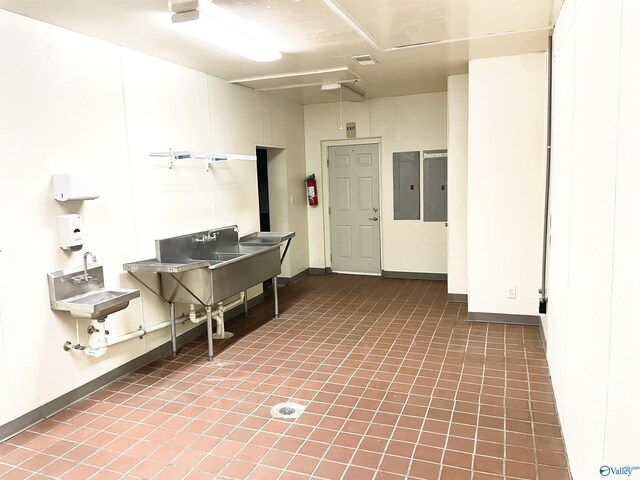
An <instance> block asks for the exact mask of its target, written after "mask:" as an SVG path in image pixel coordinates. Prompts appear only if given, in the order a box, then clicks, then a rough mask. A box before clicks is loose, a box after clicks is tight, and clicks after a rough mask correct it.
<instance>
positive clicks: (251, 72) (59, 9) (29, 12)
mask: <svg viewBox="0 0 640 480" xmlns="http://www.w3.org/2000/svg"><path fill="white" fill-rule="evenodd" d="M205 1H208V0H200V2H205ZM330 2H333V3H334V4H335V5H333V8H330V5H329V3H330ZM167 3H168V2H167V0H0V8H4V9H6V10H10V11H13V12H16V13H19V14H21V15H25V16H28V17H32V18H35V19H38V20H42V21H45V22H48V23H51V24H54V25H58V26H60V27H63V28H67V29H69V30H74V31H76V32H80V33H83V34H86V35H90V36H93V37H97V38H101V39H103V40H106V41H109V42H112V43H115V44H118V45H122V46H124V47H127V48H130V49H132V50H136V51H139V52H142V53H145V54H148V55H152V56H155V57H158V58H162V59H165V60H168V61H171V62H175V63H178V64H181V65H185V66H187V67H190V68H194V69H196V70H200V71H202V72H205V73H208V74H211V75H214V76H216V77H219V78H222V79H225V80H229V81H232V80H238V79H240V80H245V81H243V82H242V83H243V84H244V85H247V86H249V87H250V88H256V89H265V88H266V89H274V88H276V89H278V90H268V91H269V93H273V94H274V95H279V96H284V97H286V98H289V99H291V100H293V101H296V102H300V103H305V104H307V103H320V102H328V101H335V96H334V95H331V94H328V93H327V92H319V88H318V85H320V84H321V83H327V82H333V81H338V82H349V84H350V85H351V86H353V85H354V84H353V80H355V79H357V80H358V81H357V83H356V84H355V86H356V88H358V89H359V90H361V91H364V93H365V97H367V98H376V97H384V96H394V95H407V94H414V93H428V92H437V91H444V90H445V89H446V77H447V75H451V74H458V73H465V72H466V71H467V68H468V67H467V65H468V61H469V59H472V58H482V57H492V56H498V55H509V54H518V53H528V52H538V51H544V50H545V49H546V45H547V36H548V35H549V34H550V33H551V30H550V27H551V26H552V25H553V22H554V21H555V15H557V12H558V7H559V4H560V3H561V0H339V1H338V0H215V1H214V3H215V4H216V5H218V6H220V7H222V8H225V9H227V10H228V11H230V12H232V13H234V14H236V15H238V16H241V17H242V18H243V19H245V20H247V21H251V22H255V23H256V24H257V25H259V26H260V27H261V28H263V29H265V30H267V31H269V32H270V33H271V34H272V35H274V36H276V37H277V38H278V40H279V43H281V51H282V54H283V58H282V59H281V60H278V61H275V62H265V63H257V62H252V61H250V60H246V59H244V58H243V57H239V56H237V55H235V54H232V53H229V52H226V51H224V50H222V49H220V48H218V47H215V46H212V45H210V44H207V43H204V42H202V41H197V40H195V39H193V38H188V37H185V36H184V35H183V34H182V33H181V32H179V31H177V30H176V29H175V28H174V26H173V25H172V24H171V12H170V11H169V9H168V4H167ZM354 25H356V26H359V27H360V28H361V29H362V30H364V31H365V33H367V34H368V35H370V36H371V37H373V38H374V39H375V42H371V39H369V40H367V38H365V37H366V35H365V36H363V35H362V33H363V32H362V31H360V32H358V31H357V29H354ZM425 42H435V43H433V44H430V45H426V46H419V47H415V48H401V49H394V47H398V46H405V45H413V44H420V43H425ZM372 44H373V45H377V46H378V48H376V47H374V46H372ZM362 54H370V55H372V56H373V57H375V58H376V60H378V62H379V63H378V64H377V65H373V66H361V65H359V64H358V63H357V62H356V61H355V60H353V59H352V58H351V57H353V56H355V55H362ZM309 71H314V72H325V74H324V75H323V74H320V75H316V76H308V75H303V76H301V75H299V74H300V72H309ZM327 72H329V74H326V73H327ZM256 78H259V80H257V79H256ZM246 79H250V80H246ZM309 84H311V86H309Z"/></svg>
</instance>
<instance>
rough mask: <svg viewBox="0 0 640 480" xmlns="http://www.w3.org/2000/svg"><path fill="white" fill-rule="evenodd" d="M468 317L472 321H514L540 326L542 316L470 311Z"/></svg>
mask: <svg viewBox="0 0 640 480" xmlns="http://www.w3.org/2000/svg"><path fill="white" fill-rule="evenodd" d="M467 319H468V320H469V321H470V322H487V323H513V324H516V325H536V326H540V316H538V315H514V314H509V313H486V312H469V316H468V317H467Z"/></svg>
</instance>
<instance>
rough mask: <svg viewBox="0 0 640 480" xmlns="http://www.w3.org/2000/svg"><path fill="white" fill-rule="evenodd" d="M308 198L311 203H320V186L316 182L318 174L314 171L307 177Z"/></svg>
mask: <svg viewBox="0 0 640 480" xmlns="http://www.w3.org/2000/svg"><path fill="white" fill-rule="evenodd" d="M306 180H307V198H308V199H309V205H318V186H317V184H316V174H315V173H312V174H311V175H309V176H308V177H307V178H306Z"/></svg>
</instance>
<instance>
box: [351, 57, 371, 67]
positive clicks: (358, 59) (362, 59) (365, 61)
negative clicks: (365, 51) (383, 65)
mask: <svg viewBox="0 0 640 480" xmlns="http://www.w3.org/2000/svg"><path fill="white" fill-rule="evenodd" d="M351 58H353V59H354V60H355V61H356V62H358V63H359V64H360V65H375V64H376V63H378V61H377V60H376V59H375V58H373V57H372V56H371V55H355V56H353V57H351Z"/></svg>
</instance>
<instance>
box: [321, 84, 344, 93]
mask: <svg viewBox="0 0 640 480" xmlns="http://www.w3.org/2000/svg"><path fill="white" fill-rule="evenodd" d="M340 88H341V85H340V84H339V83H325V84H323V85H322V86H321V87H320V90H322V91H323V92H327V91H331V90H340Z"/></svg>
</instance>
